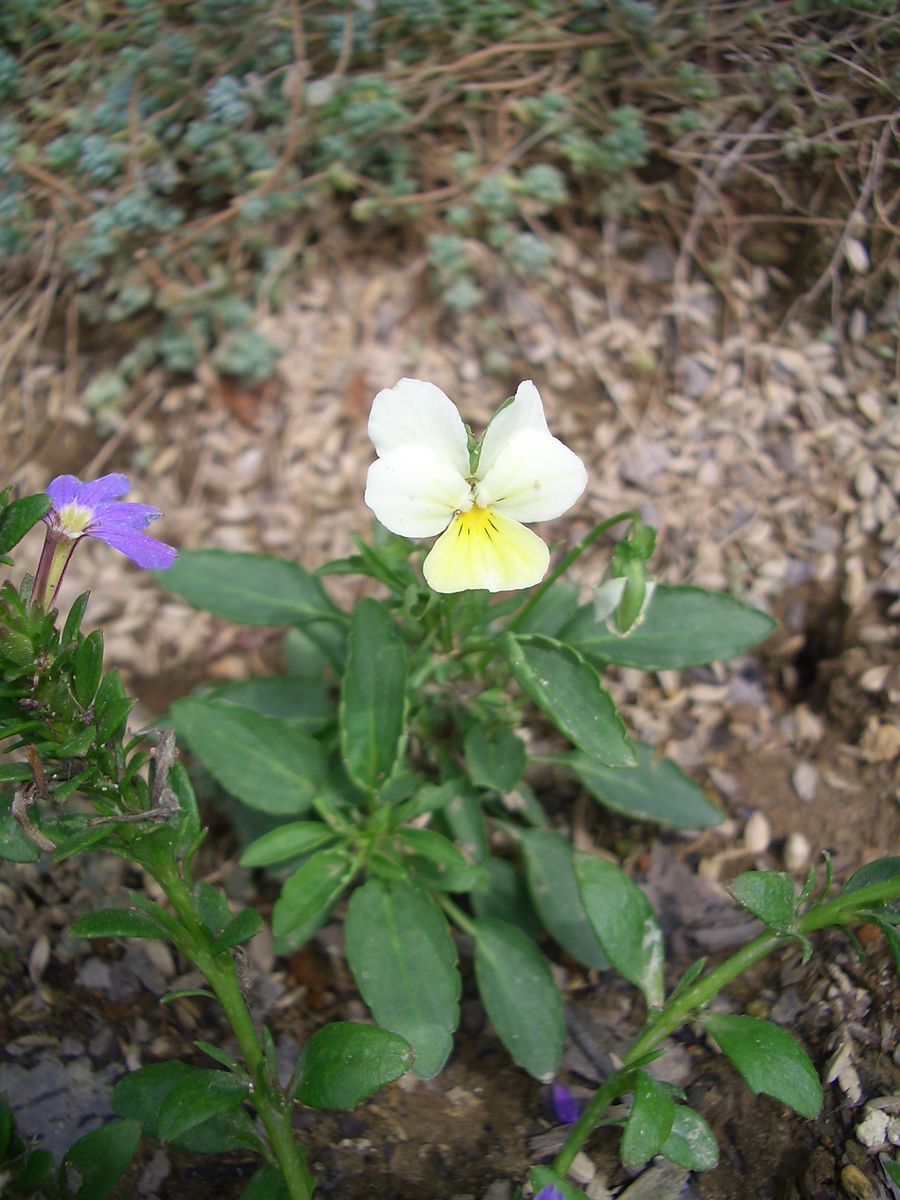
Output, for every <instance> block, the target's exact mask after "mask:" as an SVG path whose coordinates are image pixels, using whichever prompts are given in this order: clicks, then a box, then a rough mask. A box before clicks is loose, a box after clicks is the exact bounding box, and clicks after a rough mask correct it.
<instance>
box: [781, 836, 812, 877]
mask: <svg viewBox="0 0 900 1200" xmlns="http://www.w3.org/2000/svg"><path fill="white" fill-rule="evenodd" d="M811 856H812V847H811V846H810V844H809V842H808V840H807V839H806V838H805V837H804V836H803V834H802V833H797V832H794V833H792V834H789V835H788V838H787V841H786V842H785V843H784V865H785V866H786V867H787V869H788V870H789V871H805V870H806V868H807V867H808V866H809V860H810V858H811Z"/></svg>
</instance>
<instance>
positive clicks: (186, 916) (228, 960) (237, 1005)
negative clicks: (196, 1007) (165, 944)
mask: <svg viewBox="0 0 900 1200" xmlns="http://www.w3.org/2000/svg"><path fill="white" fill-rule="evenodd" d="M154 875H155V876H156V879H157V881H158V882H159V884H160V886H161V887H162V888H163V889H164V891H165V893H166V896H167V897H168V899H169V903H170V904H171V905H172V908H173V909H174V910H175V913H176V914H177V916H178V918H179V920H180V922H181V924H182V926H183V927H184V930H185V935H186V936H185V937H184V938H183V939H182V940H181V944H180V947H179V948H180V949H181V950H182V952H183V953H184V954H185V955H186V956H187V957H188V958H189V959H190V960H191V962H192V963H193V964H194V965H195V966H196V967H198V968H199V969H200V970H201V971H202V972H203V974H204V976H205V977H206V979H207V981H208V983H209V985H210V987H211V988H212V989H213V991H214V992H215V994H216V997H217V999H218V1001H219V1003H220V1004H221V1005H222V1008H223V1010H224V1012H225V1016H226V1017H227V1019H228V1023H229V1025H230V1026H231V1028H232V1031H233V1032H234V1036H235V1038H236V1039H237V1043H238V1045H239V1046H240V1050H241V1055H242V1057H243V1059H244V1065H245V1066H246V1068H247V1073H248V1074H249V1076H250V1078H251V1080H252V1081H253V1090H252V1092H251V1095H250V1102H251V1104H252V1105H253V1107H254V1108H255V1109H256V1112H257V1114H258V1116H259V1119H260V1121H261V1122H262V1124H263V1127H264V1128H265V1131H266V1134H267V1135H268V1139H269V1145H270V1146H271V1148H272V1153H273V1155H274V1156H275V1161H276V1162H277V1164H278V1168H279V1170H280V1171H281V1175H282V1178H283V1180H284V1184H285V1187H286V1188H287V1194H288V1196H289V1197H290V1200H311V1197H312V1193H313V1187H314V1184H313V1182H312V1180H311V1178H310V1175H309V1172H308V1171H307V1169H306V1163H305V1161H304V1154H303V1151H302V1149H301V1147H300V1146H298V1144H297V1142H296V1140H295V1138H294V1131H293V1124H292V1120H291V1117H292V1113H293V1103H292V1100H291V1098H290V1096H285V1095H284V1094H283V1093H282V1092H281V1090H280V1089H279V1088H278V1086H277V1084H275V1083H273V1082H270V1081H269V1080H268V1078H267V1071H266V1062H265V1054H264V1052H263V1048H262V1046H261V1045H260V1041H259V1038H258V1037H257V1034H256V1030H255V1029H254V1027H253V1020H252V1018H251V1016H250V1012H249V1010H248V1008H247V1005H246V1003H245V1001H244V997H243V994H242V992H241V988H240V983H239V982H238V978H237V971H236V970H235V965H234V959H233V958H232V956H231V953H230V952H228V953H225V954H217V953H216V952H215V951H214V950H213V949H212V945H211V939H210V935H209V932H208V931H207V929H206V927H205V926H204V925H203V924H202V922H201V921H200V920H199V918H198V916H197V910H196V906H195V904H194V898H193V896H192V895H191V891H190V889H189V887H188V886H187V884H186V883H185V881H184V880H183V879H182V878H181V876H180V875H179V874H178V871H177V868H176V867H175V865H174V864H171V865H170V864H168V863H167V864H165V866H164V867H162V869H157V870H154Z"/></svg>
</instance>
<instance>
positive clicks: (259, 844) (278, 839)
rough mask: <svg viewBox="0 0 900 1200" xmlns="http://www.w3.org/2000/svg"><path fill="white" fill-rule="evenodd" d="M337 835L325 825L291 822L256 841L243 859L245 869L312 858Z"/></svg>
mask: <svg viewBox="0 0 900 1200" xmlns="http://www.w3.org/2000/svg"><path fill="white" fill-rule="evenodd" d="M336 837H337V834H336V833H335V832H334V830H333V829H332V828H331V827H330V826H329V825H326V824H325V823H324V822H323V821H291V822H290V823H289V824H287V825H279V826H278V828H277V829H272V830H270V831H269V832H268V833H264V834H263V835H262V837H258V838H256V840H255V841H252V842H251V843H250V845H249V846H248V847H247V848H246V849H245V850H244V853H243V854H242V855H241V866H242V867H267V866H271V864H272V863H280V862H286V861H287V860H288V859H291V858H299V857H300V855H302V854H310V853H312V851H313V850H318V849H320V848H321V847H322V846H327V845H328V843H329V842H333V841H334V840H335V838H336Z"/></svg>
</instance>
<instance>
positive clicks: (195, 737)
mask: <svg viewBox="0 0 900 1200" xmlns="http://www.w3.org/2000/svg"><path fill="white" fill-rule="evenodd" d="M172 717H173V721H174V725H175V728H176V729H177V731H178V733H179V735H180V736H182V737H183V738H184V739H185V741H187V743H188V745H189V746H190V748H191V750H192V751H193V752H194V753H195V754H196V755H197V757H198V758H199V759H200V760H201V762H202V763H203V764H204V766H205V767H206V768H207V769H208V770H209V771H210V773H211V774H212V775H214V776H215V778H216V779H217V780H218V781H219V783H221V785H222V786H223V787H224V788H225V789H226V791H229V792H231V794H232V795H233V796H237V797H238V799H240V800H243V802H244V803H245V804H247V805H249V807H250V808H255V809H258V810H259V811H260V812H267V813H272V814H274V815H276V816H294V815H296V814H299V813H302V812H304V811H305V810H306V809H307V808H309V806H310V805H311V804H312V800H313V796H314V795H315V793H316V791H317V789H318V788H319V787H321V786H322V784H323V783H324V782H325V778H326V775H327V770H328V768H327V763H326V760H325V754H324V751H323V750H322V747H321V746H320V745H319V743H318V742H316V741H315V740H314V739H313V738H312V737H310V735H309V734H308V733H305V732H304V731H303V730H302V729H298V728H297V727H296V726H295V725H291V724H290V723H289V722H287V721H282V720H280V719H279V718H277V717H266V716H263V715H262V714H261V713H257V712H254V711H253V710H252V709H249V708H239V707H238V706H237V705H231V704H221V703H217V702H215V701H211V700H195V699H192V698H188V699H185V700H178V701H176V703H175V704H173V705H172Z"/></svg>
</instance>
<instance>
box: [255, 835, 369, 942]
mask: <svg viewBox="0 0 900 1200" xmlns="http://www.w3.org/2000/svg"><path fill="white" fill-rule="evenodd" d="M353 870H354V868H353V864H352V863H351V862H349V861H348V859H347V853H346V851H345V850H344V849H343V848H341V847H335V848H333V849H328V850H319V851H318V852H317V853H316V854H314V855H313V856H312V857H311V858H308V859H307V860H306V862H305V863H303V865H302V866H300V867H298V868H297V870H296V871H295V872H294V873H293V875H291V876H290V877H289V878H288V879H287V880H286V881H285V883H284V886H283V887H282V889H281V895H280V896H279V897H278V899H277V900H276V901H275V909H274V911H273V913H272V932H273V933H274V934H275V937H276V939H278V940H279V941H280V942H281V943H282V944H283V945H284V946H285V948H286V947H287V946H290V948H291V949H296V948H297V947H298V946H302V945H303V943H304V942H306V941H308V939H309V938H311V937H312V935H313V934H314V933H315V932H316V930H317V929H318V928H319V927H320V926H322V925H323V924H324V923H325V921H327V919H328V916H329V913H330V912H331V910H332V909H333V908H334V906H335V904H337V902H338V900H339V899H340V897H341V893H342V892H343V891H344V889H345V888H346V887H347V885H348V884H349V882H350V880H351V879H352V878H353ZM281 952H283V951H281V950H279V953H281Z"/></svg>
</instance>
